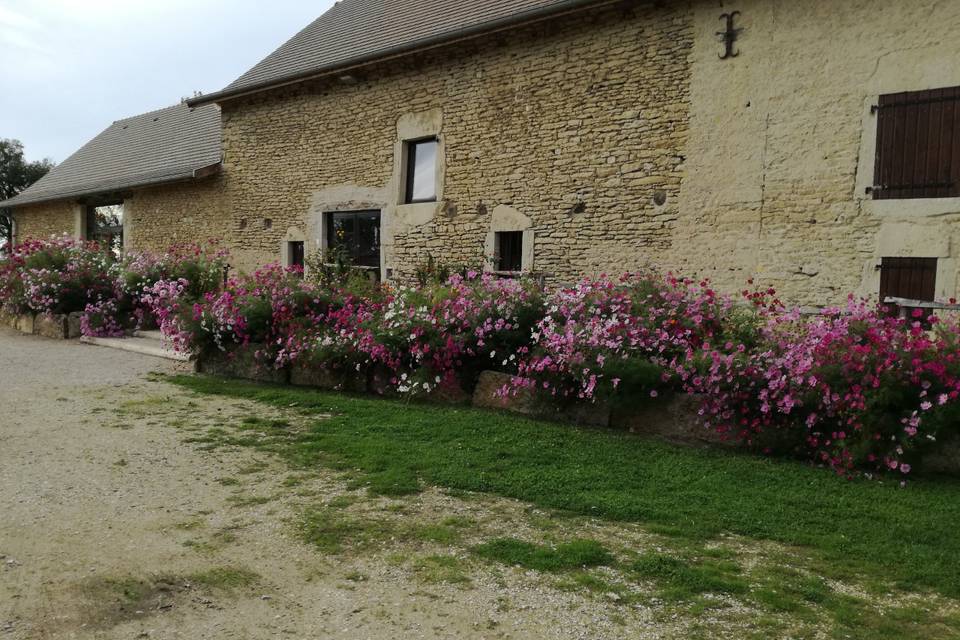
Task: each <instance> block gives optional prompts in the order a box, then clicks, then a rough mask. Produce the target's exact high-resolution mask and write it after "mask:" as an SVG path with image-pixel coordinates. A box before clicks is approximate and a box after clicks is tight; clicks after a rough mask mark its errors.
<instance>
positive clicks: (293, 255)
mask: <svg viewBox="0 0 960 640" xmlns="http://www.w3.org/2000/svg"><path fill="white" fill-rule="evenodd" d="M287 263H288V264H287V266H288V267H300V268H301V269H306V267H307V243H306V242H304V241H303V240H288V241H287Z"/></svg>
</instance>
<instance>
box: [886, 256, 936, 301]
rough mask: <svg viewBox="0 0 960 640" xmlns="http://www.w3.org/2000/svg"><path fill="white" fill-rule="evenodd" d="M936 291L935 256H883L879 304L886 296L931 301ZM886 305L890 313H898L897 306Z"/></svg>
mask: <svg viewBox="0 0 960 640" xmlns="http://www.w3.org/2000/svg"><path fill="white" fill-rule="evenodd" d="M936 291H937V259H936V258H884V259H883V261H882V262H881V264H880V303H881V304H884V301H885V300H886V299H887V298H888V297H890V298H906V299H908V300H923V301H928V302H932V301H933V299H934V297H935V295H936ZM888 306H889V307H890V314H891V315H897V314H899V313H900V307H899V306H897V305H892V304H891V305H888ZM908 309H909V308H908Z"/></svg>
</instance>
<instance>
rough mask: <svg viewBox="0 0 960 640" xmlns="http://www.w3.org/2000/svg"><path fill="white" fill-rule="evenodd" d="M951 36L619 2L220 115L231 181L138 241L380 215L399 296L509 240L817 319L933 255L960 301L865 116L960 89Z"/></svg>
mask: <svg viewBox="0 0 960 640" xmlns="http://www.w3.org/2000/svg"><path fill="white" fill-rule="evenodd" d="M631 6H632V8H630V7H631ZM733 10H737V11H739V12H740V17H739V18H738V25H737V26H739V27H742V28H743V31H742V33H741V34H740V37H739V40H738V42H737V43H736V48H737V49H739V51H740V55H739V56H738V57H736V58H731V59H728V60H721V59H720V58H719V56H718V54H719V53H720V52H721V51H722V46H721V44H720V42H719V41H718V38H717V36H716V32H717V31H718V30H720V29H721V28H722V27H723V23H722V22H721V21H720V20H719V18H720V15H721V14H722V13H724V12H728V11H733ZM958 29H960V3H944V2H937V1H936V0H916V2H911V3H904V2H902V1H900V0H875V1H871V2H868V1H867V0H852V1H850V2H843V3H839V2H835V1H834V0H811V1H810V2H805V3H795V2H790V1H788V0H735V1H733V2H731V1H730V0H723V1H722V2H721V0H696V1H694V2H675V3H655V4H652V5H649V6H643V5H641V4H640V3H635V2H624V3H618V4H617V5H615V7H614V8H609V7H608V8H603V9H595V10H591V11H587V12H580V13H577V14H575V15H573V16H567V17H560V18H557V19H554V20H551V21H548V22H544V23H540V24H537V25H532V26H527V27H523V28H519V29H512V30H508V31H504V32H502V33H499V34H495V35H491V36H487V37H485V38H482V39H477V40H472V41H469V42H461V43H457V44H453V45H448V46H445V47H443V48H440V49H437V50H435V51H434V52H432V53H424V54H420V55H417V56H413V57H407V58H403V59H399V60H395V61H392V62H390V63H384V64H382V65H379V66H375V67H369V68H365V69H362V70H356V71H353V72H351V73H350V74H348V75H347V76H346V77H341V78H336V79H329V80H317V81H312V82H308V83H301V84H298V85H291V86H289V87H285V88H282V89H277V90H273V91H270V92H267V93H264V94H260V95H256V96H251V97H246V98H240V99H236V100H232V101H228V102H227V103H225V104H224V105H223V116H224V117H223V121H224V145H225V149H224V154H225V173H224V175H223V176H221V177H218V178H215V179H212V180H210V181H208V182H206V183H198V184H193V185H182V186H176V185H169V186H165V187H158V188H156V189H152V190H145V191H143V192H140V193H137V194H135V195H134V197H133V198H132V199H131V200H130V202H129V207H128V215H129V216H130V221H131V228H130V230H129V234H128V237H129V238H130V240H131V246H132V247H133V248H150V249H162V248H164V247H165V246H167V245H168V244H170V243H171V241H177V242H179V241H183V240H197V239H203V238H206V237H224V238H227V242H228V244H229V245H230V249H231V251H232V253H233V256H234V257H233V261H234V265H235V266H237V267H240V268H243V269H248V270H249V269H253V268H255V267H256V266H258V265H260V264H263V263H265V262H269V261H274V260H279V259H281V257H282V256H283V255H284V245H285V243H286V242H288V241H291V240H297V241H301V240H303V241H306V242H307V246H308V250H309V251H313V250H316V249H318V248H320V247H321V246H322V238H323V235H324V222H323V214H324V213H325V212H327V211H333V210H356V209H378V210H381V211H382V216H383V221H382V225H383V229H382V243H383V251H382V253H383V259H382V267H383V269H384V272H385V275H388V276H390V275H392V276H394V277H397V278H399V279H401V280H403V279H409V277H410V275H411V274H412V272H413V271H414V269H415V268H416V266H417V265H418V264H419V263H422V262H424V261H425V260H426V258H427V256H428V255H429V256H432V257H433V258H435V259H437V260H440V261H443V262H447V263H473V264H477V263H480V262H482V261H484V260H485V259H487V258H489V256H490V254H491V252H492V233H493V232H494V231H510V230H515V231H523V242H524V246H525V247H526V248H527V249H532V257H531V256H530V255H529V253H530V252H529V251H528V255H527V256H525V259H524V265H525V267H528V268H530V269H532V270H533V271H535V272H540V273H543V274H548V275H549V276H550V277H549V278H548V280H551V281H553V282H563V281H570V280H573V279H575V278H577V277H579V276H581V275H589V274H596V273H599V272H604V271H607V272H622V271H625V270H630V269H637V268H640V267H643V266H645V265H656V266H659V267H660V268H662V269H674V270H679V271H681V272H683V273H687V274H691V275H703V276H709V277H711V278H712V279H714V280H715V281H716V283H717V286H718V288H720V289H721V290H725V291H737V290H739V289H740V288H742V287H743V286H744V283H745V282H746V281H747V279H749V278H753V279H754V280H755V281H756V282H757V283H758V284H762V285H772V286H775V287H776V288H777V289H778V290H780V292H781V294H782V296H783V297H784V299H786V300H788V301H791V302H795V303H800V304H805V305H823V304H828V303H837V302H841V301H842V300H843V299H844V298H845V297H846V295H847V293H848V292H854V293H857V294H862V295H876V293H877V291H878V286H879V273H878V271H877V265H878V264H879V261H880V260H881V259H882V258H883V257H888V256H889V257H897V256H904V257H936V258H938V274H937V294H938V296H939V297H941V298H950V297H960V296H958V292H957V282H958V275H960V274H958V269H960V266H958V261H957V256H956V255H955V254H956V252H957V249H956V247H957V246H958V241H960V198H948V199H937V200H894V201H874V200H872V199H870V197H869V196H868V195H867V194H866V193H865V188H866V187H867V186H870V185H871V184H872V182H873V176H872V173H873V154H874V142H875V128H876V123H875V116H874V115H873V114H871V113H870V105H871V104H874V103H875V101H876V99H877V96H878V95H880V94H884V93H893V92H899V91H908V90H910V91H912V90H921V89H929V88H936V87H947V86H958V85H960V65H956V64H953V61H954V60H956V59H958V57H960V40H958V39H957V38H955V37H953V34H955V33H956V32H957V30H958ZM921 34H922V35H921ZM423 135H437V136H438V137H439V139H440V141H441V153H440V162H439V172H440V175H441V177H442V181H441V185H440V198H439V202H437V203H436V204H427V205H422V204H419V205H402V204H400V202H401V198H402V189H401V183H402V177H403V173H402V167H401V165H402V162H401V157H402V149H403V146H402V140H404V139H411V138H415V137H417V136H423ZM65 206H66V205H51V206H42V207H25V208H23V209H22V210H21V212H20V213H19V214H18V215H19V218H20V221H21V222H20V234H19V236H20V237H21V238H23V237H26V236H28V235H34V236H37V235H49V234H50V233H52V232H55V231H64V230H67V231H70V230H72V229H73V228H74V225H75V223H74V221H73V219H72V217H71V216H72V213H70V211H69V207H68V206H66V208H64V207H65Z"/></svg>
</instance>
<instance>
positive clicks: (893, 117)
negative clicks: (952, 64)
mask: <svg viewBox="0 0 960 640" xmlns="http://www.w3.org/2000/svg"><path fill="white" fill-rule="evenodd" d="M873 111H874V112H875V113H876V114H877V152H876V166H875V168H874V178H873V182H874V186H873V187H871V188H870V191H871V193H872V195H873V198H874V199H876V200H893V199H902V198H951V197H958V196H960V87H953V88H948V89H931V90H929V91H910V92H905V93H893V94H889V95H883V96H880V100H879V102H878V104H877V105H875V106H874V107H873Z"/></svg>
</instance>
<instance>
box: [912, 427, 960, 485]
mask: <svg viewBox="0 0 960 640" xmlns="http://www.w3.org/2000/svg"><path fill="white" fill-rule="evenodd" d="M918 466H919V467H920V471H921V472H923V473H943V474H947V475H952V476H960V436H958V435H954V436H947V437H944V438H938V441H937V443H936V448H935V449H934V450H933V451H931V452H929V453H927V454H926V455H924V456H923V458H922V459H921V460H920V464H919V465H918Z"/></svg>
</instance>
